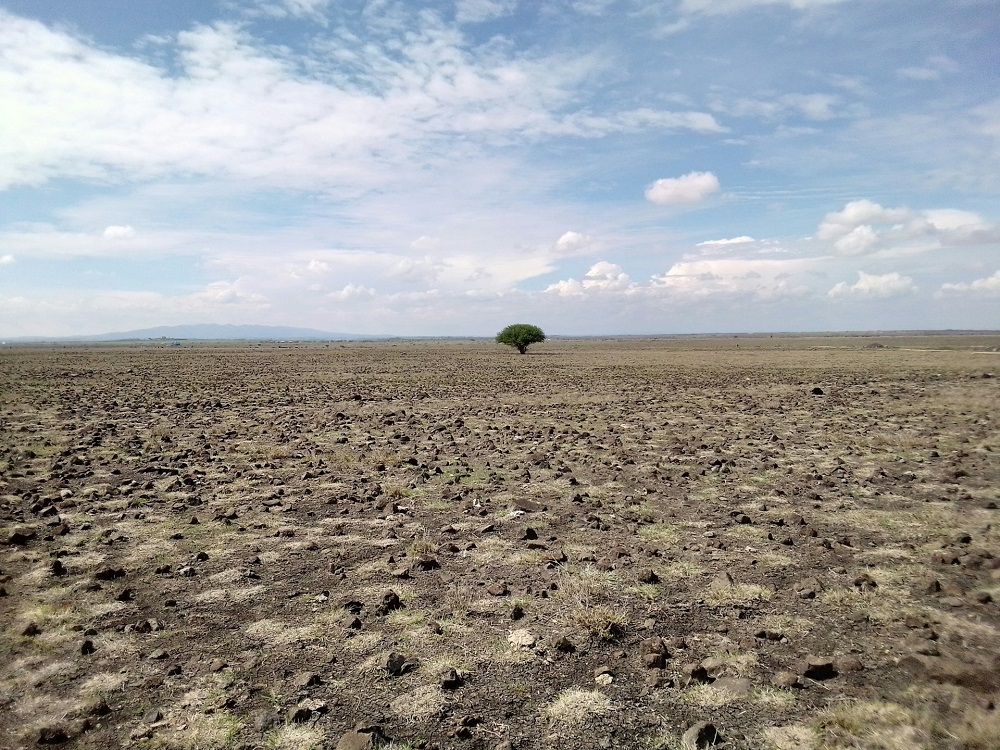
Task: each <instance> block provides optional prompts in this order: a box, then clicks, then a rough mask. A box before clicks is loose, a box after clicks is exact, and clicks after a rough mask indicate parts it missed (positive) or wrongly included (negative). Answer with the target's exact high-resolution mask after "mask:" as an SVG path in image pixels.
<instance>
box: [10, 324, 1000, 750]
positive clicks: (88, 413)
mask: <svg viewBox="0 0 1000 750" xmlns="http://www.w3.org/2000/svg"><path fill="white" fill-rule="evenodd" d="M998 346H1000V336H956V337H944V336H933V337H926V338H919V337H910V338H890V337H882V338H878V337H857V338H852V337H841V338H837V337H822V338H807V337H796V338H739V339H732V338H729V339H725V338H715V339H671V340H641V339H635V340H622V341H596V340H593V341H556V342H550V343H546V344H542V345H537V346H534V347H532V348H531V349H530V350H529V354H528V355H527V356H519V355H517V353H516V352H514V351H513V350H511V349H507V348H503V347H499V346H496V345H493V344H487V343H481V342H450V343H434V342H415V343H406V342H400V343H379V344H348V345H340V344H329V345H327V344H315V345H294V344H288V345H281V346H279V345H252V346H250V345H248V346H209V345H199V346H195V345H184V346H181V347H167V346H163V347H152V346H150V347H128V346H113V347H112V346H108V347H96V346H95V347H90V348H66V347H64V348H30V347H24V348H7V349H3V350H0V627H2V632H0V655H2V657H3V658H2V663H0V748H21V747H35V746H36V745H37V744H46V743H53V744H61V745H63V746H65V747H73V748H116V747H134V748H289V749H293V748H294V749H300V748H301V749H306V748H325V747H329V748H338V749H339V750H357V749H359V748H378V747H381V748H395V749H396V750H402V749H403V748H469V749H470V750H471V749H477V750H478V749H480V748H483V749H486V750H493V749H494V748H496V749H497V750H500V749H503V748H519V749H525V748H553V749H556V748H558V749H560V750H563V749H567V750H572V749H574V748H626V749H627V748H681V747H688V746H690V747H695V746H706V745H708V744H709V743H710V742H712V741H718V742H721V743H723V745H722V746H723V747H727V748H774V750H796V749H797V750H810V749H811V748H886V749H887V750H888V749H892V750H896V749H898V750H911V749H915V748H956V749H957V748H969V749H982V750H986V749H989V748H1000V710H995V708H994V701H995V700H996V699H997V697H998V695H1000V604H998V603H997V601H995V600H1000V548H998V544H997V542H998V539H1000V511H998V510H997V505H998V504H1000V489H998V488H1000V378H998V377H992V374H994V373H995V374H997V375H1000V354H998V353H996V352H995V351H993V350H995V349H996V348H997V347H998ZM700 722H707V723H708V724H710V725H711V726H707V725H704V724H699V723H700Z"/></svg>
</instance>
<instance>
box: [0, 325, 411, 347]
mask: <svg viewBox="0 0 1000 750" xmlns="http://www.w3.org/2000/svg"><path fill="white" fill-rule="evenodd" d="M387 338H393V337H392V336H373V335H369V334H361V333H331V332H329V331H318V330H316V329H315V328H289V327H286V326H252V325H231V324H225V325H220V324H217V323H198V324H194V325H180V326H157V327H156V328H140V329H137V330H134V331H116V332H113V333H98V334H94V335H91V336H19V337H16V338H9V339H5V341H6V342H7V343H31V342H42V343H44V342H59V341H67V342H72V341H146V340H149V339H195V340H200V341H359V340H374V339H387Z"/></svg>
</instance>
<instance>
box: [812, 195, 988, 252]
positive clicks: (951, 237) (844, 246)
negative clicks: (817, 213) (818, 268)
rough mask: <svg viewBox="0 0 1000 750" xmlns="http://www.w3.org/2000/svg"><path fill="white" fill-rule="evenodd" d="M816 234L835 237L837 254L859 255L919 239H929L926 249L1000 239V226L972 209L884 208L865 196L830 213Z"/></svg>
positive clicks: (821, 236)
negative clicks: (916, 209) (917, 209)
mask: <svg viewBox="0 0 1000 750" xmlns="http://www.w3.org/2000/svg"><path fill="white" fill-rule="evenodd" d="M880 225H881V226H880ZM886 225H888V226H886ZM816 238H817V239H819V240H826V241H831V240H832V241H833V249H834V253H835V254H836V255H840V256H856V255H865V254H869V253H871V252H873V251H874V250H877V249H881V248H883V247H891V246H893V245H900V244H905V243H907V242H911V241H913V240H916V239H923V240H927V241H929V244H926V245H925V249H926V248H931V247H937V246H941V245H970V244H987V243H992V242H997V241H998V240H1000V227H998V226H997V225H994V224H990V223H989V222H987V221H985V220H984V219H983V218H982V217H981V216H979V215H978V214H976V213H973V212H972V211H961V210H957V209H950V208H945V209H927V210H924V211H914V210H912V209H909V208H905V207H904V208H885V207H883V206H881V205H879V204H878V203H875V202H873V201H870V200H867V199H863V200H856V201H851V202H850V203H848V204H847V205H845V206H844V208H843V209H842V210H840V211H834V212H831V213H828V214H827V215H826V216H825V217H824V218H823V221H822V222H821V223H820V225H819V228H818V229H817V231H816Z"/></svg>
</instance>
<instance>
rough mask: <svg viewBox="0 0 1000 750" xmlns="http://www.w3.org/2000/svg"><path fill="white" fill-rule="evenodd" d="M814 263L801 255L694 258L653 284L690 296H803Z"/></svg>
mask: <svg viewBox="0 0 1000 750" xmlns="http://www.w3.org/2000/svg"><path fill="white" fill-rule="evenodd" d="M814 266H815V261H813V260H809V259H801V258H794V259H787V260H785V259H782V260H773V259H757V258H718V259H696V260H695V259H690V260H683V261H679V262H677V263H674V264H673V265H672V266H671V267H670V268H669V269H668V270H667V271H666V272H665V273H662V274H657V275H655V276H653V278H652V281H651V288H652V289H653V290H660V291H665V292H669V293H670V294H671V295H672V296H674V297H677V298H679V299H688V300H696V299H704V298H709V297H732V296H737V295H750V296H752V297H755V298H757V299H760V300H774V299H780V298H788V297H799V296H802V295H804V294H807V293H808V292H809V286H808V284H807V283H805V281H804V274H806V273H807V272H808V271H809V270H811V269H812V268H813V267H814Z"/></svg>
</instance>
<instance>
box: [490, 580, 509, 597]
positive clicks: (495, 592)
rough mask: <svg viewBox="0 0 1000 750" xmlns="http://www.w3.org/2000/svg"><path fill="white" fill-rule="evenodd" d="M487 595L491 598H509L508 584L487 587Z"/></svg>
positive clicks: (494, 584) (493, 584)
mask: <svg viewBox="0 0 1000 750" xmlns="http://www.w3.org/2000/svg"><path fill="white" fill-rule="evenodd" d="M486 593H487V594H489V595H490V596H507V594H509V593H510V590H509V589H508V588H507V584H506V583H491V584H490V585H489V586H487V587H486Z"/></svg>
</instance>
